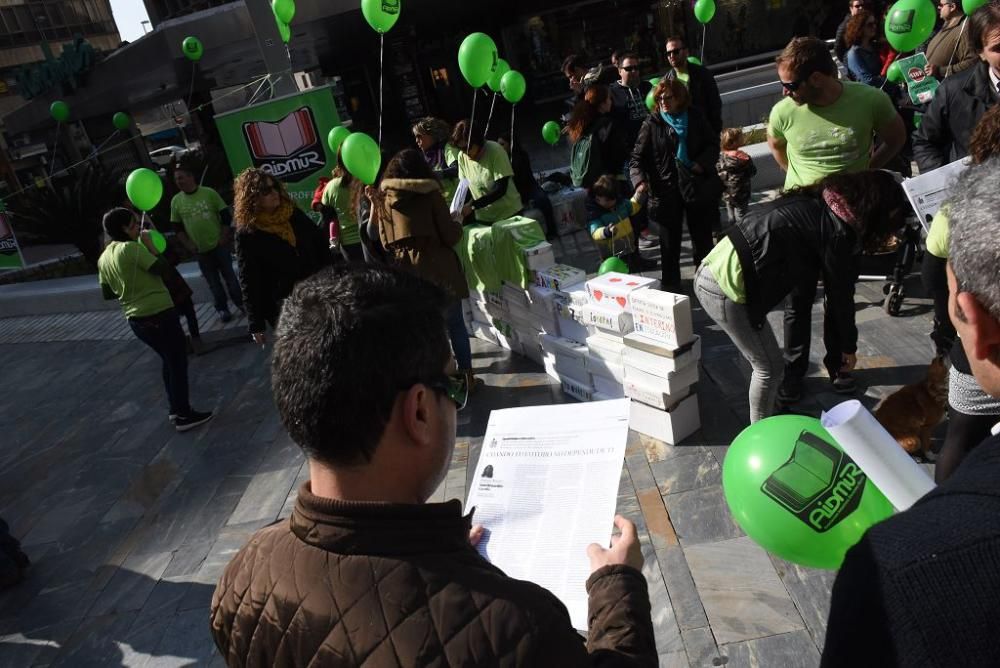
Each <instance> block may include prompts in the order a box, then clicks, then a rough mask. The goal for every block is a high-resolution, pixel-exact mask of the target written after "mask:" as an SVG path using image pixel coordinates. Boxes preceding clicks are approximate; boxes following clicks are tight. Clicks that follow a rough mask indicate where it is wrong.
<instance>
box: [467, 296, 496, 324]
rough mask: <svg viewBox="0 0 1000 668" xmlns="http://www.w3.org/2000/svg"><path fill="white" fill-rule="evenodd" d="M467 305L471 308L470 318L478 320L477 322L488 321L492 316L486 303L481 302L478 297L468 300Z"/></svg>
mask: <svg viewBox="0 0 1000 668" xmlns="http://www.w3.org/2000/svg"><path fill="white" fill-rule="evenodd" d="M469 307H470V308H471V309H472V319H473V320H478V321H479V322H489V321H490V319H491V318H493V316H492V315H491V314H490V312H489V311H488V310H487V305H486V303H485V302H481V301H479V300H478V299H472V300H470V301H469Z"/></svg>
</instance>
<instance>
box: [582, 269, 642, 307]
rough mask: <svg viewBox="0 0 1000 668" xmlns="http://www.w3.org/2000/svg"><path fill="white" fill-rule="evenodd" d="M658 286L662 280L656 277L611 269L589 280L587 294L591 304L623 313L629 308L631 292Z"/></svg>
mask: <svg viewBox="0 0 1000 668" xmlns="http://www.w3.org/2000/svg"><path fill="white" fill-rule="evenodd" d="M658 287H660V282H659V281H658V280H656V279H655V278H646V277H645V276H633V275H632V274H619V273H617V272H614V271H611V272H608V273H606V274H602V275H601V276H597V277H596V278H592V279H590V280H589V281H587V295H588V296H589V298H590V303H591V304H593V305H595V306H600V307H601V308H603V309H607V310H608V311H612V312H618V313H621V312H622V311H627V310H628V304H629V295H630V294H631V293H633V292H635V291H636V290H643V289H648V288H653V289H655V288H658Z"/></svg>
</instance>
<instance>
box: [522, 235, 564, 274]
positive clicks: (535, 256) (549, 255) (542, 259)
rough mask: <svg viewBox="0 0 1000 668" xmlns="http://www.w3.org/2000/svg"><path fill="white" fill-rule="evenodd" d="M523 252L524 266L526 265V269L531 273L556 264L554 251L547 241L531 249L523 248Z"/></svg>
mask: <svg viewBox="0 0 1000 668" xmlns="http://www.w3.org/2000/svg"><path fill="white" fill-rule="evenodd" d="M523 252H524V262H525V264H527V265H528V269H531V270H533V271H538V270H539V269H547V268H549V267H551V266H552V265H554V264H555V263H556V253H555V250H554V249H553V248H552V244H550V243H549V242H548V241H543V242H542V243H540V244H538V245H537V246H532V247H531V248H525V249H524V251H523Z"/></svg>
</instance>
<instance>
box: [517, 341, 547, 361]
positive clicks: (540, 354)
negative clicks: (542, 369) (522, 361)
mask: <svg viewBox="0 0 1000 668" xmlns="http://www.w3.org/2000/svg"><path fill="white" fill-rule="evenodd" d="M520 341H521V351H522V353H521V354H523V355H524V356H525V357H527V358H528V359H529V360H531V361H532V362H534V363H535V364H539V365H544V364H545V352H544V351H543V350H542V345H541V344H540V343H538V340H537V338H536V339H534V340H532V339H524V338H522V339H520Z"/></svg>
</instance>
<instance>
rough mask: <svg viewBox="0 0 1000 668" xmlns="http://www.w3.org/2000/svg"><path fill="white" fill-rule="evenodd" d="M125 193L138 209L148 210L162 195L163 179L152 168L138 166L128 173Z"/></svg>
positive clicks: (157, 202) (158, 201)
mask: <svg viewBox="0 0 1000 668" xmlns="http://www.w3.org/2000/svg"><path fill="white" fill-rule="evenodd" d="M125 194H127V195H128V198H129V201H131V202H132V204H134V205H135V208H137V209H139V210H140V211H149V210H151V209H153V208H154V207H155V206H156V205H157V204H159V203H160V199H161V198H162V197H163V181H162V180H161V179H160V175H159V174H157V173H156V172H154V171H153V170H152V169H147V168H145V167H140V168H139V169H136V170H134V171H133V172H132V173H131V174H129V175H128V179H127V180H126V181H125Z"/></svg>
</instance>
